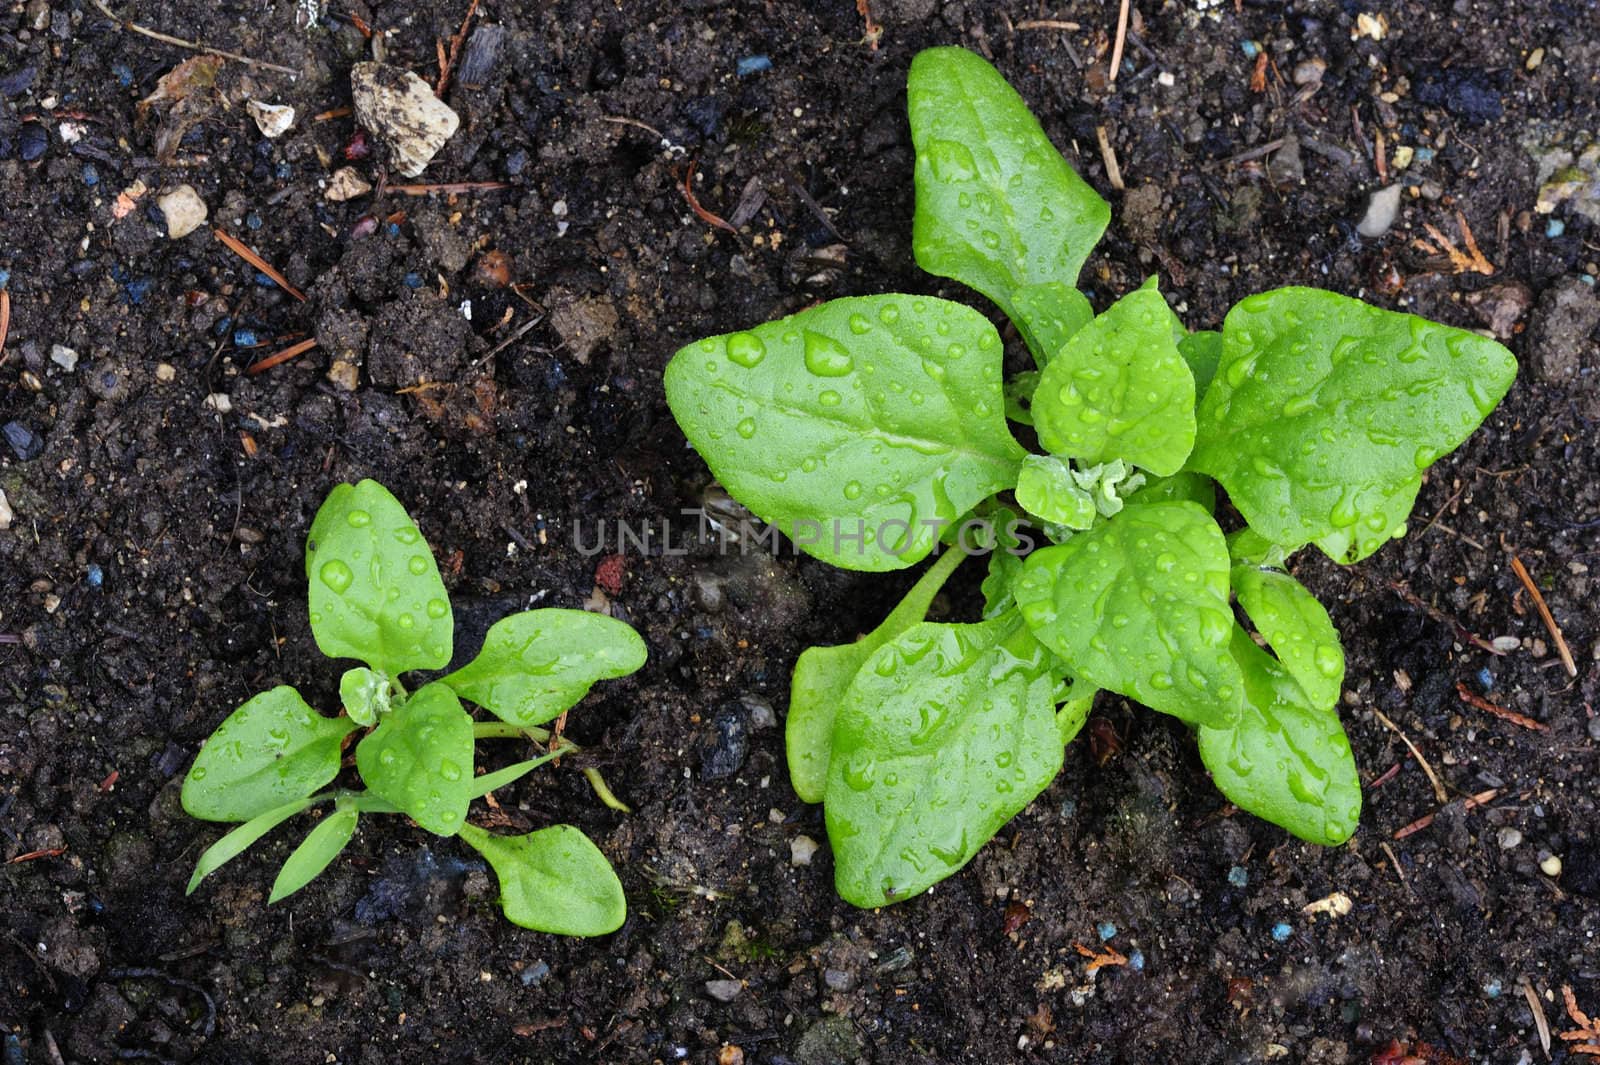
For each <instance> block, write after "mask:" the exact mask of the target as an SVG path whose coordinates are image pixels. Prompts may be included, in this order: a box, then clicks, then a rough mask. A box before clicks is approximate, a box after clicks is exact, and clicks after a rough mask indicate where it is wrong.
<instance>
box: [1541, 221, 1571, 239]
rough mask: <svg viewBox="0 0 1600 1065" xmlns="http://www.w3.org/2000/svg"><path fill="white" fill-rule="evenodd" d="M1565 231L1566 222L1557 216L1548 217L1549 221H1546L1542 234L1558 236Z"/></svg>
mask: <svg viewBox="0 0 1600 1065" xmlns="http://www.w3.org/2000/svg"><path fill="white" fill-rule="evenodd" d="M1566 231H1567V224H1566V223H1565V222H1563V221H1562V220H1561V219H1559V218H1552V219H1550V221H1548V222H1546V223H1545V226H1544V235H1545V236H1547V237H1551V238H1554V237H1559V236H1560V235H1561V234H1563V233H1565V232H1566Z"/></svg>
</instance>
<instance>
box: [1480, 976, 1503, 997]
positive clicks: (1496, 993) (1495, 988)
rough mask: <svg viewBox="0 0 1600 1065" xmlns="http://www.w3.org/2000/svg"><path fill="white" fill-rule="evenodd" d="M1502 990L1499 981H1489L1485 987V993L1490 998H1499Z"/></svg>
mask: <svg viewBox="0 0 1600 1065" xmlns="http://www.w3.org/2000/svg"><path fill="white" fill-rule="evenodd" d="M1501 990H1502V989H1501V987H1500V981H1499V980H1489V981H1487V982H1486V983H1485V984H1484V985H1483V993H1484V994H1485V995H1488V996H1489V997H1490V998H1499V997H1500V991H1501Z"/></svg>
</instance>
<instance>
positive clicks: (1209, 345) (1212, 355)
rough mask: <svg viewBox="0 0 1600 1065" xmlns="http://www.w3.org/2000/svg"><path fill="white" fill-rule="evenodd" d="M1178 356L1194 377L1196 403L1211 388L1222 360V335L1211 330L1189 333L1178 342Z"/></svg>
mask: <svg viewBox="0 0 1600 1065" xmlns="http://www.w3.org/2000/svg"><path fill="white" fill-rule="evenodd" d="M1178 354H1179V355H1182V356H1183V361H1184V362H1186V363H1188V364H1189V372H1190V373H1191V374H1193V375H1194V395H1195V400H1196V402H1198V401H1200V400H1201V399H1202V398H1203V397H1204V396H1205V394H1206V389H1208V388H1210V387H1211V380H1212V378H1214V377H1216V376H1217V363H1218V362H1219V361H1221V359H1222V334H1221V333H1218V332H1217V331H1215V330H1212V329H1202V330H1198V331H1196V332H1193V333H1189V334H1187V335H1186V336H1184V338H1183V339H1182V340H1180V341H1178Z"/></svg>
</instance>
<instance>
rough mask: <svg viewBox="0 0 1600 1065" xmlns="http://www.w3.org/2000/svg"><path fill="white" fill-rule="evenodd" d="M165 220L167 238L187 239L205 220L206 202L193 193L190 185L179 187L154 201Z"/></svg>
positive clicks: (196, 193)
mask: <svg viewBox="0 0 1600 1065" xmlns="http://www.w3.org/2000/svg"><path fill="white" fill-rule="evenodd" d="M156 205H157V206H159V207H160V208H161V213H162V214H163V215H165V216H166V219H167V236H169V237H171V238H172V239H173V240H179V239H181V238H183V237H187V236H188V235H189V234H190V233H193V232H194V231H195V230H196V229H199V228H200V226H201V225H203V224H204V223H205V220H206V214H207V212H206V201H204V200H202V199H201V198H200V194H199V193H198V192H196V191H194V186H192V185H179V186H178V187H177V188H175V189H173V190H172V191H171V192H169V193H167V194H166V195H164V196H161V197H160V198H158V199H157V200H156Z"/></svg>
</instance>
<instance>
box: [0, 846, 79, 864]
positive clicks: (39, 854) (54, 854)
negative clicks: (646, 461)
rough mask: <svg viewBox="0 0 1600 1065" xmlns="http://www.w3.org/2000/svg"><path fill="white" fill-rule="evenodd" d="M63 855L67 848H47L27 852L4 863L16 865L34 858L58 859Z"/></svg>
mask: <svg viewBox="0 0 1600 1065" xmlns="http://www.w3.org/2000/svg"><path fill="white" fill-rule="evenodd" d="M65 853H67V848H65V847H49V848H47V849H45V850H38V851H29V852H28V853H27V854H19V855H17V856H16V857H15V858H13V859H11V860H10V861H8V862H6V864H7V865H17V864H18V863H20V862H31V861H33V860H34V859H36V858H58V857H60V856H61V855H63V854H65Z"/></svg>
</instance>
